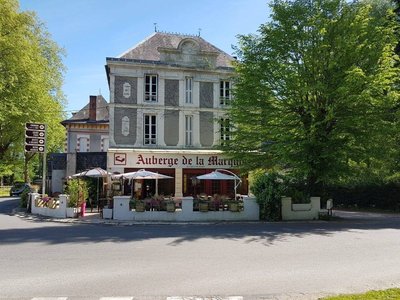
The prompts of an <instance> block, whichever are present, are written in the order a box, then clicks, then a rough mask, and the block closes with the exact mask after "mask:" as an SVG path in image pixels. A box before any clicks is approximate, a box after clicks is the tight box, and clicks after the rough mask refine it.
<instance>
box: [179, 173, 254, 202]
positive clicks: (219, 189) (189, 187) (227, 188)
mask: <svg viewBox="0 0 400 300" xmlns="http://www.w3.org/2000/svg"><path fill="white" fill-rule="evenodd" d="M212 171H214V170H213V169H183V178H182V180H183V185H182V188H183V191H182V192H183V196H193V197H196V196H197V195H200V194H206V195H210V196H212V195H214V194H219V195H226V196H228V197H230V198H233V197H234V193H235V192H234V190H235V187H234V181H233V180H199V179H197V178H196V177H197V176H199V175H203V174H207V173H211V172H212ZM230 171H232V172H234V173H236V174H239V172H238V171H237V170H230ZM237 193H239V194H244V195H247V194H248V185H247V180H244V178H243V179H242V184H241V185H240V186H239V187H238V189H237Z"/></svg>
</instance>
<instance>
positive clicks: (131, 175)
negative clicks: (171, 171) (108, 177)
mask: <svg viewBox="0 0 400 300" xmlns="http://www.w3.org/2000/svg"><path fill="white" fill-rule="evenodd" d="M113 178H116V179H120V178H124V179H129V181H130V182H131V181H133V180H135V179H155V180H156V193H155V194H156V195H158V179H169V178H173V177H171V176H168V175H163V174H160V173H155V172H151V171H146V170H145V169H140V170H138V171H134V172H128V173H123V174H118V175H114V176H113Z"/></svg>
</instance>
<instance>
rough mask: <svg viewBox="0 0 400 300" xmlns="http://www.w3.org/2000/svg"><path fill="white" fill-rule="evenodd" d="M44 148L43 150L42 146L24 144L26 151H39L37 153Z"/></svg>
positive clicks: (41, 151)
mask: <svg viewBox="0 0 400 300" xmlns="http://www.w3.org/2000/svg"><path fill="white" fill-rule="evenodd" d="M44 150H45V148H44V146H38V145H25V151H26V152H39V153H43V152H44Z"/></svg>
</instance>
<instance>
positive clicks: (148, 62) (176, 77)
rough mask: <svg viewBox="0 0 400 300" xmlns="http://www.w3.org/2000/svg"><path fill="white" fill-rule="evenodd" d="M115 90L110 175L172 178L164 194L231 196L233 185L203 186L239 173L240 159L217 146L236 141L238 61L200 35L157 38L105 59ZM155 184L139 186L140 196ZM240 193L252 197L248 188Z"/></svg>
mask: <svg viewBox="0 0 400 300" xmlns="http://www.w3.org/2000/svg"><path fill="white" fill-rule="evenodd" d="M106 61H107V64H106V71H107V77H108V82H109V86H110V104H109V106H110V131H109V132H110V142H109V146H110V147H109V150H108V159H107V161H108V165H107V167H108V170H109V171H111V172H119V173H124V172H129V171H134V170H138V169H146V170H150V171H156V172H160V173H162V174H165V175H169V176H171V177H173V179H171V180H160V181H159V183H158V191H157V192H158V193H164V194H172V195H175V196H186V195H192V194H194V193H198V192H205V193H207V194H214V193H231V191H233V183H232V182H226V181H221V182H216V181H215V182H199V181H198V180H196V178H195V177H196V176H198V175H201V174H205V173H208V172H210V171H212V170H215V169H218V168H220V169H230V170H231V171H233V172H235V173H238V171H237V167H238V165H239V163H240V162H239V161H235V160H231V159H227V158H226V157H224V156H223V154H222V152H221V151H219V150H216V146H218V145H219V144H220V143H223V142H224V140H227V139H229V133H230V127H229V120H228V118H227V116H226V108H227V107H228V106H229V104H230V101H231V100H232V95H231V89H232V83H233V77H234V75H235V74H234V69H233V67H232V63H233V61H234V59H233V58H232V57H231V56H229V55H228V54H226V53H225V52H223V51H221V50H219V49H218V48H216V47H215V46H213V45H211V44H210V43H208V42H207V41H205V40H204V39H203V38H201V37H200V36H192V35H180V34H170V33H163V32H155V33H154V34H152V35H151V36H149V37H148V38H147V39H145V40H144V41H143V42H141V43H139V44H138V45H136V46H135V47H133V48H131V49H129V50H128V51H126V52H125V53H123V54H121V55H120V56H118V57H108V58H107V59H106ZM145 187H146V189H147V190H148V189H150V190H151V191H152V193H155V192H156V191H154V189H155V186H154V182H152V181H146V182H138V183H136V186H135V190H139V191H140V189H142V190H143V191H144V189H145ZM240 192H242V193H247V184H246V182H245V183H244V184H243V185H242V187H241V190H240Z"/></svg>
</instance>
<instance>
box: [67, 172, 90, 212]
mask: <svg viewBox="0 0 400 300" xmlns="http://www.w3.org/2000/svg"><path fill="white" fill-rule="evenodd" d="M67 193H68V195H69V198H68V203H67V217H69V218H73V217H76V216H77V214H78V207H79V206H81V205H82V203H84V202H85V201H86V199H87V197H88V195H89V190H88V187H87V185H86V182H84V181H81V180H78V179H72V180H70V181H68V186H67Z"/></svg>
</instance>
